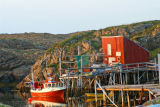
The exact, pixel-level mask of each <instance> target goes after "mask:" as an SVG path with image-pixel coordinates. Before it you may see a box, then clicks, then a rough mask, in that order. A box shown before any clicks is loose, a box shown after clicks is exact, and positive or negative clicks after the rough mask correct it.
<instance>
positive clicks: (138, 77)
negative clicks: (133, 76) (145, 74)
mask: <svg viewBox="0 0 160 107" xmlns="http://www.w3.org/2000/svg"><path fill="white" fill-rule="evenodd" d="M138 84H140V80H139V64H138Z"/></svg>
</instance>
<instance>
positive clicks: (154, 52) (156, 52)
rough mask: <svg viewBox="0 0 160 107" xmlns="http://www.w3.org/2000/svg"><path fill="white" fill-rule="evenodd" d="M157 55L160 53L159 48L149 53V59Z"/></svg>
mask: <svg viewBox="0 0 160 107" xmlns="http://www.w3.org/2000/svg"><path fill="white" fill-rule="evenodd" d="M158 53H160V48H157V49H154V50H152V51H151V58H154V57H156V56H157V54H158Z"/></svg>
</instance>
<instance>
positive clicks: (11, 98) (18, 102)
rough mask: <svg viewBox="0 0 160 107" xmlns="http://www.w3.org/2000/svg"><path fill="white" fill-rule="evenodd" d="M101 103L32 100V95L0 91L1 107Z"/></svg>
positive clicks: (92, 104)
mask: <svg viewBox="0 0 160 107" xmlns="http://www.w3.org/2000/svg"><path fill="white" fill-rule="evenodd" d="M24 95H25V97H24ZM100 103H102V102H100V100H99V101H98V103H97V104H96V103H95V99H94V98H93V99H89V100H88V99H86V98H85V97H74V98H73V97H72V98H71V97H69V98H59V97H56V98H45V97H42V98H31V96H30V94H24V93H20V92H19V91H16V90H8V91H6V90H0V107H1V105H2V104H5V105H9V106H11V107H95V106H96V105H97V106H101V105H102V104H101V105H100Z"/></svg>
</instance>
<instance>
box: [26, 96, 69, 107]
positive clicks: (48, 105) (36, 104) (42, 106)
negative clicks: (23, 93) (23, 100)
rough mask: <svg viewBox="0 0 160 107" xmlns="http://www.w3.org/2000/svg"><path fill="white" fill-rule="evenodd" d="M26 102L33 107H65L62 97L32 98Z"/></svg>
mask: <svg viewBox="0 0 160 107" xmlns="http://www.w3.org/2000/svg"><path fill="white" fill-rule="evenodd" d="M28 102H29V103H30V104H31V105H32V106H33V107H55V106H56V107H65V106H67V104H66V103H65V101H64V97H32V98H29V99H28Z"/></svg>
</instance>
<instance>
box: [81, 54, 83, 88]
mask: <svg viewBox="0 0 160 107" xmlns="http://www.w3.org/2000/svg"><path fill="white" fill-rule="evenodd" d="M82 73H83V56H81V89H82V85H83V80H82Z"/></svg>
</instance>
